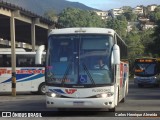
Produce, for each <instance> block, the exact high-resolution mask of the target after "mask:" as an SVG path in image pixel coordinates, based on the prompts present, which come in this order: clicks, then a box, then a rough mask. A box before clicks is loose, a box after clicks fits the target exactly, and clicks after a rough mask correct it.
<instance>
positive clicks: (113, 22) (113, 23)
mask: <svg viewBox="0 0 160 120" xmlns="http://www.w3.org/2000/svg"><path fill="white" fill-rule="evenodd" d="M106 27H107V28H111V29H114V30H115V31H116V32H117V33H118V34H119V35H120V36H121V37H122V38H125V37H126V35H127V31H126V30H127V21H126V20H118V19H117V18H115V19H110V20H108V21H107V23H106Z"/></svg>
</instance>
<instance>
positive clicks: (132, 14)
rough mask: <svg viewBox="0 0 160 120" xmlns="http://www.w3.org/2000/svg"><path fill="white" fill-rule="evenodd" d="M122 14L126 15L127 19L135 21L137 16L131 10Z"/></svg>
mask: <svg viewBox="0 0 160 120" xmlns="http://www.w3.org/2000/svg"><path fill="white" fill-rule="evenodd" d="M123 15H124V16H125V17H126V19H127V21H130V22H133V21H137V17H138V16H137V15H136V14H135V13H133V12H124V13H123Z"/></svg>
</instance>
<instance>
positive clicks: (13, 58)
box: [10, 12, 16, 96]
mask: <svg viewBox="0 0 160 120" xmlns="http://www.w3.org/2000/svg"><path fill="white" fill-rule="evenodd" d="M10 33H11V35H10V36H11V63H12V96H16V54H15V18H14V12H11V18H10Z"/></svg>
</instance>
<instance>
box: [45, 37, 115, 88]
mask: <svg viewBox="0 0 160 120" xmlns="http://www.w3.org/2000/svg"><path fill="white" fill-rule="evenodd" d="M97 41H98V42H97ZM112 46H113V38H112V36H110V35H98V34H97V35H95V34H94V35H93V34H91V35H90V34H87V35H81V34H79V35H73V34H72V35H52V36H50V37H49V40H48V50H47V54H48V55H47V60H46V83H48V84H54V85H62V86H67V85H91V86H92V85H106V84H111V83H112V82H113V81H112V74H111V73H112V71H111V48H112Z"/></svg>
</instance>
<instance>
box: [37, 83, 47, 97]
mask: <svg viewBox="0 0 160 120" xmlns="http://www.w3.org/2000/svg"><path fill="white" fill-rule="evenodd" d="M45 93H46V88H45V83H41V84H40V85H39V88H38V94H40V95H44V94H45Z"/></svg>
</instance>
